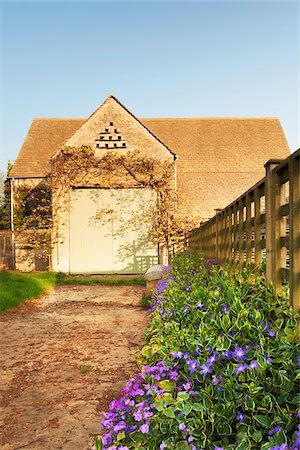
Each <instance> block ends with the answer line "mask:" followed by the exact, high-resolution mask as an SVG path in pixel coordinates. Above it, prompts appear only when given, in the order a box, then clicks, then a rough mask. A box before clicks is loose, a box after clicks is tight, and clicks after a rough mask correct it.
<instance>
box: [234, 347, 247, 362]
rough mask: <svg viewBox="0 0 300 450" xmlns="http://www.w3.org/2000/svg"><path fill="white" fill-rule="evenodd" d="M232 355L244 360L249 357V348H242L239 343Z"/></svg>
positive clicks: (238, 359)
mask: <svg viewBox="0 0 300 450" xmlns="http://www.w3.org/2000/svg"><path fill="white" fill-rule="evenodd" d="M232 356H233V357H234V358H235V359H236V360H237V361H242V360H243V359H246V358H247V349H246V348H242V347H240V346H239V345H237V346H236V347H235V350H234V352H232Z"/></svg>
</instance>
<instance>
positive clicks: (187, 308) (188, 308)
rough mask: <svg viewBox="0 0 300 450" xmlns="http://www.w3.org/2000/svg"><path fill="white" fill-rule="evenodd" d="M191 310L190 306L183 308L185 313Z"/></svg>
mask: <svg viewBox="0 0 300 450" xmlns="http://www.w3.org/2000/svg"><path fill="white" fill-rule="evenodd" d="M189 310H190V307H189V306H186V307H185V308H184V310H183V313H184V314H186V313H188V312H189Z"/></svg>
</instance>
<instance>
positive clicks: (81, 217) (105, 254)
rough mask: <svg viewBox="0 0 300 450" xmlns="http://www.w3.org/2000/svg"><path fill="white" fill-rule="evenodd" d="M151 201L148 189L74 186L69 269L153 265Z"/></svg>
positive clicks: (139, 269) (137, 269)
mask: <svg viewBox="0 0 300 450" xmlns="http://www.w3.org/2000/svg"><path fill="white" fill-rule="evenodd" d="M155 202H156V193H155V191H154V190H152V189H99V188H94V189H90V188H87V189H85V188H80V189H72V190H71V193H70V272H71V273H144V272H145V271H146V270H147V268H148V267H149V266H150V265H153V264H157V263H158V247H157V245H156V244H153V243H151V241H150V240H149V232H150V229H151V225H152V222H153V214H154V213H155Z"/></svg>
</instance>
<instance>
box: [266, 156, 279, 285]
mask: <svg viewBox="0 0 300 450" xmlns="http://www.w3.org/2000/svg"><path fill="white" fill-rule="evenodd" d="M280 162H281V160H272V159H271V160H270V161H268V162H267V163H266V164H265V168H266V196H265V198H266V278H267V282H268V283H270V282H272V283H273V284H274V287H275V291H277V290H278V288H279V287H280V285H281V276H280V268H281V256H280V234H281V233H280V231H281V230H280V224H281V218H280V217H279V208H280V199H281V195H280V187H281V186H280V183H279V177H278V175H277V174H276V173H275V174H273V173H272V170H273V169H274V168H275V167H276V166H277V165H278V164H279V163H280Z"/></svg>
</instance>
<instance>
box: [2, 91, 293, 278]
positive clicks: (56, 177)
mask: <svg viewBox="0 0 300 450" xmlns="http://www.w3.org/2000/svg"><path fill="white" fill-rule="evenodd" d="M78 149H83V151H84V152H85V153H84V155H86V157H85V158H83V159H81V160H78V159H76V158H75V154H76V152H77V151H78ZM112 152H113V153H112ZM134 152H138V154H139V155H140V158H145V160H147V158H148V159H149V158H150V159H151V160H154V161H157V163H158V164H159V166H160V167H161V168H162V170H163V168H164V166H168V167H170V168H171V178H172V187H173V191H172V192H174V208H176V209H177V214H178V215H179V216H181V217H182V218H194V219H195V220H197V221H204V220H207V219H208V218H210V217H211V216H213V215H214V213H215V209H217V208H223V207H225V206H226V205H227V204H229V203H230V202H231V201H233V200H234V199H235V198H237V197H238V196H239V195H241V194H242V193H243V192H244V191H246V190H247V189H248V188H250V187H251V186H252V185H254V184H255V183H256V182H257V181H258V180H259V179H261V178H262V177H263V176H264V164H265V163H266V162H267V161H268V160H270V159H284V158H286V157H287V156H288V155H289V154H290V150H289V147H288V144H287V141H286V138H285V136H284V133H283V130H282V128H281V125H280V122H279V120H278V119H277V118H151V119H141V118H136V117H135V116H134V115H133V114H132V113H131V112H130V111H129V110H128V109H127V108H126V107H125V106H124V105H122V103H121V102H120V101H119V100H118V99H117V98H115V97H114V96H112V95H111V96H109V97H108V98H107V99H106V100H105V101H104V103H103V104H102V105H101V106H100V107H99V108H98V109H97V110H96V111H95V112H94V113H93V114H92V115H91V116H90V117H88V118H87V119H42V118H37V119H34V120H33V122H32V125H31V127H30V129H29V131H28V134H27V136H26V138H25V141H24V143H23V146H22V148H21V150H20V153H19V155H18V157H17V159H16V161H15V163H14V165H13V168H12V170H11V172H10V174H9V179H10V183H11V193H12V211H13V210H14V207H15V208H16V203H17V199H18V191H19V190H20V189H22V188H25V187H26V188H29V189H30V190H31V191H33V190H34V189H37V190H38V189H39V187H40V186H43V185H44V183H45V182H46V180H48V182H49V179H50V184H49V185H48V195H49V196H50V199H51V205H52V212H51V214H52V219H53V222H52V224H53V225H52V229H51V233H50V235H49V240H51V242H49V249H50V250H49V255H47V256H45V254H41V253H42V252H41V250H40V249H37V248H34V246H32V245H31V243H32V240H34V236H35V235H37V234H38V233H39V232H40V228H41V225H40V224H39V223H36V224H34V223H33V224H31V225H30V227H28V229H27V230H24V227H22V224H20V223H19V222H20V219H19V222H18V223H16V222H17V220H16V218H15V215H16V213H15V211H13V213H12V230H13V232H14V233H13V235H14V246H15V266H16V268H17V269H20V270H41V269H46V268H49V269H51V270H54V271H61V272H66V273H95V274H96V273H143V272H144V271H145V270H146V269H147V268H148V267H149V266H150V265H153V264H155V263H157V262H158V261H159V259H160V258H161V256H162V246H160V245H158V243H157V242H154V241H153V242H152V241H151V238H150V237H149V236H150V234H149V230H150V228H151V221H152V220H154V218H153V216H152V215H151V212H152V213H153V212H154V211H155V205H156V204H157V191H156V189H155V184H153V183H152V184H151V183H150V182H148V183H142V184H137V183H136V180H135V179H134V176H129V175H128V174H129V169H128V172H126V173H124V171H123V172H122V170H121V168H117V169H116V170H115V169H114V170H109V167H106V169H105V170H104V169H103V170H102V169H101V166H98V163H97V161H98V160H100V159H101V158H103V157H104V156H105V155H107V154H115V155H127V154H131V153H134ZM62 154H63V155H64V158H63V167H62V164H60V163H59V161H60V159H59V157H61V155H62ZM57 158H58V159H57ZM71 161H72V163H73V165H71V164H69V162H71ZM80 161H82V163H81V162H80ZM74 164H77V165H76V170H75V169H74V167H75V166H74ZM136 164H137V165H138V162H137V163H136ZM67 167H69V171H67ZM99 167H100V168H99ZM119 169H120V170H119ZM131 169H132V167H131ZM67 172H68V176H69V178H68V182H66V173H67ZM104 172H105V173H104ZM149 176H150V175H149ZM150 178H151V177H150ZM49 186H50V187H49ZM58 186H59V188H58ZM49 189H50V191H49ZM175 197H176V198H175ZM37 201H44V198H43V195H42V196H38V195H37V196H36V202H37ZM54 223H55V226H54Z"/></svg>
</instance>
